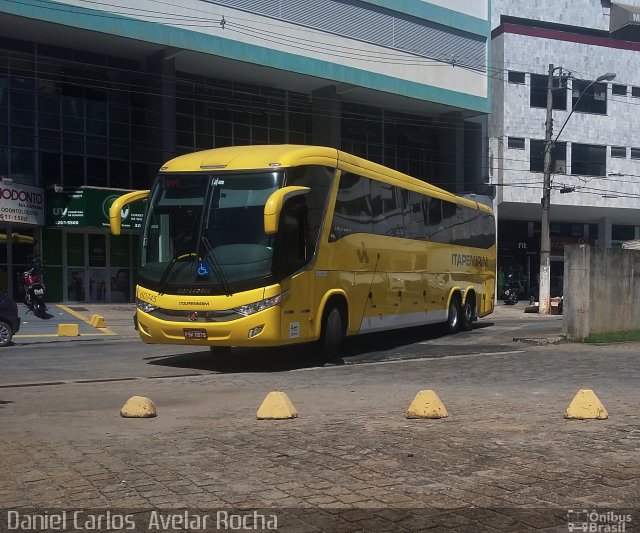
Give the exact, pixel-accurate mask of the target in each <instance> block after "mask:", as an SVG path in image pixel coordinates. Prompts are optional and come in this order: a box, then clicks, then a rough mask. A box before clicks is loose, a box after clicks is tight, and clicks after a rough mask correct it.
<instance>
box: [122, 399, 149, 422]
mask: <svg viewBox="0 0 640 533" xmlns="http://www.w3.org/2000/svg"><path fill="white" fill-rule="evenodd" d="M157 414H158V413H157V411H156V405H155V404H154V403H153V402H152V401H151V400H150V399H149V398H147V397H146V396H132V397H131V398H129V399H128V400H127V401H126V403H125V404H124V405H123V406H122V409H120V416H121V417H123V418H153V417H154V416H157Z"/></svg>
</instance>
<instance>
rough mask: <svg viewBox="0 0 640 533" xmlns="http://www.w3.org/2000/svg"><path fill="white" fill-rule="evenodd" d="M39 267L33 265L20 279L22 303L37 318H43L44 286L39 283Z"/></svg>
mask: <svg viewBox="0 0 640 533" xmlns="http://www.w3.org/2000/svg"><path fill="white" fill-rule="evenodd" d="M41 271H42V269H41V268H40V265H38V264H34V265H33V266H32V267H31V268H30V269H29V270H25V271H24V272H23V273H22V274H21V275H20V279H21V282H22V291H23V292H24V303H25V304H26V306H27V307H28V308H29V310H30V311H32V312H33V314H34V315H36V316H38V317H43V316H45V314H46V312H47V306H46V304H45V303H44V293H45V290H46V289H45V286H44V284H43V283H42V282H41V281H40V273H41Z"/></svg>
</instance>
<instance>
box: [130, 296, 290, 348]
mask: <svg viewBox="0 0 640 533" xmlns="http://www.w3.org/2000/svg"><path fill="white" fill-rule="evenodd" d="M136 318H137V324H138V334H139V335H140V338H141V339H142V340H143V341H144V342H146V343H149V344H183V345H189V346H277V345H279V344H280V307H279V306H275V307H272V308H270V309H265V310H264V311H260V312H258V313H255V314H253V315H249V316H245V317H242V318H239V319H236V320H230V321H227V322H204V321H194V322H184V321H181V322H172V321H166V320H160V319H158V318H156V317H154V316H152V315H149V314H147V313H143V312H142V311H140V310H139V309H138V310H137V312H136Z"/></svg>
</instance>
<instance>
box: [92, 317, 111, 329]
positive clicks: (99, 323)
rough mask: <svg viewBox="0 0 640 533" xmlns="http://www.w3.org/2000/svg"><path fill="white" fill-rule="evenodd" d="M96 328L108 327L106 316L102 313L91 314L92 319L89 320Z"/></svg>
mask: <svg viewBox="0 0 640 533" xmlns="http://www.w3.org/2000/svg"><path fill="white" fill-rule="evenodd" d="M89 324H91V325H92V326H93V327H94V328H106V327H107V325H106V324H105V323H104V317H102V316H100V315H91V320H90V321H89Z"/></svg>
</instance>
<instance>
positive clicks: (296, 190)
mask: <svg viewBox="0 0 640 533" xmlns="http://www.w3.org/2000/svg"><path fill="white" fill-rule="evenodd" d="M310 190H311V189H310V188H309V187H298V186H294V185H292V186H290V187H283V188H282V189H278V190H277V191H275V192H274V193H273V194H272V195H271V196H269V198H268V199H267V203H266V204H264V232H265V233H266V234H267V235H272V234H273V233H277V231H278V221H279V220H280V213H281V212H282V206H283V205H284V204H285V202H286V201H287V200H289V199H290V198H294V197H296V196H300V195H301V194H307V193H308V192H309V191H310Z"/></svg>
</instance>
